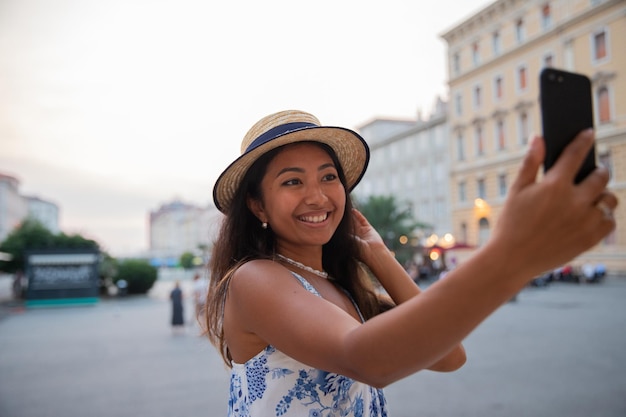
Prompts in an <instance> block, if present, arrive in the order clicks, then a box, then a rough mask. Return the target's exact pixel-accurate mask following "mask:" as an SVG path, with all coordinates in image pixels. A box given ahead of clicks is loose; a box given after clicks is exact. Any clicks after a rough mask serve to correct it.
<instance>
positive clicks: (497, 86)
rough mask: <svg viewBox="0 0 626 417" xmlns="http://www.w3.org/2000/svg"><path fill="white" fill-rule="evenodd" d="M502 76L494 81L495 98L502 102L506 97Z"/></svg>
mask: <svg viewBox="0 0 626 417" xmlns="http://www.w3.org/2000/svg"><path fill="white" fill-rule="evenodd" d="M503 88H504V87H503V81H502V76H500V75H498V76H497V77H496V78H494V80H493V96H494V99H495V101H500V100H502V98H503V97H504V90H503Z"/></svg>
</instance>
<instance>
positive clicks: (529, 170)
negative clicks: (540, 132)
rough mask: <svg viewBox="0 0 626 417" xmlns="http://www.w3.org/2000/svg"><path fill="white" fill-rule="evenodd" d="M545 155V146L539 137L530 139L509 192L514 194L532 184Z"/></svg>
mask: <svg viewBox="0 0 626 417" xmlns="http://www.w3.org/2000/svg"><path fill="white" fill-rule="evenodd" d="M544 154H545V144H544V143H543V140H542V139H541V138H540V137H539V136H535V137H533V138H532V140H531V142H530V146H529V148H528V152H526V156H525V157H524V160H523V161H522V166H521V167H520V170H519V171H518V173H517V178H516V179H515V181H514V182H513V184H512V185H511V191H513V192H516V191H519V190H521V189H523V188H524V187H526V186H527V185H528V184H532V183H534V182H535V180H536V179H537V171H538V170H539V167H540V166H541V163H542V162H543V156H544Z"/></svg>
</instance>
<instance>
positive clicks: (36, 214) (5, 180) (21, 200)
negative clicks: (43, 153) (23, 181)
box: [0, 172, 60, 242]
mask: <svg viewBox="0 0 626 417" xmlns="http://www.w3.org/2000/svg"><path fill="white" fill-rule="evenodd" d="M27 217H31V218H33V219H36V220H38V221H39V222H40V223H41V224H42V225H43V226H45V227H46V228H47V229H48V230H50V231H51V232H52V233H59V231H60V230H59V207H58V206H57V205H56V204H55V203H53V202H51V201H48V200H44V199H42V198H39V197H35V196H25V195H22V194H21V193H20V181H19V180H18V179H17V178H15V177H14V176H12V175H8V174H3V173H1V172H0V242H2V241H3V240H4V239H6V237H7V236H8V235H9V234H10V233H11V232H12V231H13V229H15V228H16V227H18V226H19V225H20V224H21V223H22V221H23V220H25V219H26V218H27Z"/></svg>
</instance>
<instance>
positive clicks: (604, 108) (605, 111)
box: [596, 86, 611, 123]
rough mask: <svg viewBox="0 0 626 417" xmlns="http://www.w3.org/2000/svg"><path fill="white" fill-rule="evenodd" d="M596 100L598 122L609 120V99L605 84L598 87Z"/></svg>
mask: <svg viewBox="0 0 626 417" xmlns="http://www.w3.org/2000/svg"><path fill="white" fill-rule="evenodd" d="M596 102H597V103H598V120H599V121H600V123H608V122H610V121H611V100H610V97H609V89H608V88H606V86H602V87H600V88H598V92H597V97H596Z"/></svg>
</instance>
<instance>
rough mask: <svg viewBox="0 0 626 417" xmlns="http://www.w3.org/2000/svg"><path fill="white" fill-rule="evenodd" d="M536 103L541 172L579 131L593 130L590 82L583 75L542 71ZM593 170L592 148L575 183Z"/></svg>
mask: <svg viewBox="0 0 626 417" xmlns="http://www.w3.org/2000/svg"><path fill="white" fill-rule="evenodd" d="M539 90H540V95H539V103H540V107H541V123H542V130H543V139H544V141H545V144H546V156H545V159H544V171H547V170H549V169H550V168H551V167H552V166H553V165H554V164H555V162H556V160H557V159H558V157H559V155H560V154H561V152H563V149H565V147H566V146H567V145H568V144H569V143H570V142H571V141H572V140H573V139H574V138H575V137H576V135H578V134H579V133H580V132H581V131H582V130H585V129H589V128H593V102H592V94H591V81H590V80H589V78H588V77H587V76H585V75H583V74H576V73H573V72H567V71H563V70H559V69H555V68H545V69H544V70H543V71H541V74H540V76H539ZM595 168H596V155H595V149H594V148H592V149H591V150H590V151H589V153H588V154H587V156H586V157H585V160H584V162H583V164H582V166H581V167H580V170H579V171H578V173H577V174H576V178H575V180H574V182H575V183H576V184H578V183H579V182H581V181H582V180H583V179H584V178H585V177H586V176H587V175H589V174H590V173H591V172H592V171H593V170H594V169H595Z"/></svg>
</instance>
